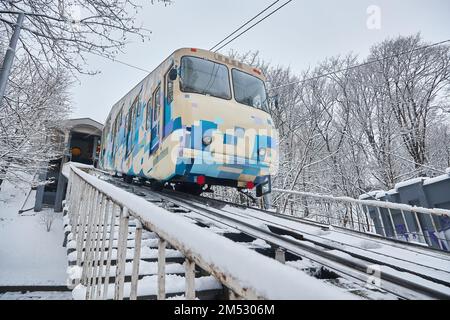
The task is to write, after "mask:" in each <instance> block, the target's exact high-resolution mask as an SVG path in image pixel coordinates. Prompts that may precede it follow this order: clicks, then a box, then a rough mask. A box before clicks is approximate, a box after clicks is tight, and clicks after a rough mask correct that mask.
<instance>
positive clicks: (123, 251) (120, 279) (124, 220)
mask: <svg viewBox="0 0 450 320" xmlns="http://www.w3.org/2000/svg"><path fill="white" fill-rule="evenodd" d="M128 218H129V215H128V208H127V207H124V208H123V209H122V212H121V214H120V220H119V241H118V243H117V264H116V281H115V286H114V300H123V285H124V280H125V261H126V255H127V238H128Z"/></svg>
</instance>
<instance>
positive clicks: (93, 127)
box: [62, 118, 103, 136]
mask: <svg viewBox="0 0 450 320" xmlns="http://www.w3.org/2000/svg"><path fill="white" fill-rule="evenodd" d="M62 125H63V127H64V128H65V130H68V131H74V132H81V133H87V134H92V135H98V136H101V134H102V130H103V124H101V123H100V122H98V121H95V120H93V119H91V118H76V119H68V120H65V121H63V123H62Z"/></svg>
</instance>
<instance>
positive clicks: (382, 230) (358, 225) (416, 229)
mask: <svg viewBox="0 0 450 320" xmlns="http://www.w3.org/2000/svg"><path fill="white" fill-rule="evenodd" d="M272 191H273V193H272V197H273V199H275V200H276V201H275V205H274V207H275V208H276V210H277V212H279V213H283V214H290V215H293V216H297V217H301V218H306V219H311V220H315V221H318V222H321V223H327V224H330V225H336V226H341V227H347V228H351V229H353V230H358V231H362V232H372V233H378V234H380V235H382V236H384V237H389V238H395V239H398V240H403V241H408V242H419V243H424V244H428V245H430V246H434V247H437V248H440V249H442V250H449V247H450V230H447V231H445V230H443V228H442V227H441V228H438V225H440V224H441V220H442V221H444V222H442V224H445V223H446V221H447V222H448V221H449V220H448V219H450V210H445V209H439V208H434V209H429V208H423V207H417V206H411V205H407V204H402V203H393V202H387V201H380V200H362V199H354V198H350V197H336V196H331V195H323V194H316V193H311V192H304V191H294V190H283V189H276V188H274V189H272Z"/></svg>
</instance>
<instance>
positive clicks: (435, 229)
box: [429, 213, 445, 250]
mask: <svg viewBox="0 0 450 320" xmlns="http://www.w3.org/2000/svg"><path fill="white" fill-rule="evenodd" d="M429 215H430V219H431V225H432V226H433V229H434V234H435V235H436V238H437V239H438V244H439V248H441V250H445V248H444V247H443V246H442V242H441V241H440V238H439V237H438V235H437V233H438V229H437V228H436V223H435V222H434V219H433V215H432V214H431V213H429Z"/></svg>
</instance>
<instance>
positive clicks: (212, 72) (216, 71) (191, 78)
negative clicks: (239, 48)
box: [180, 56, 231, 99]
mask: <svg viewBox="0 0 450 320" xmlns="http://www.w3.org/2000/svg"><path fill="white" fill-rule="evenodd" d="M180 86H181V91H183V92H193V93H200V94H205V95H210V96H214V97H218V98H223V99H231V90H230V79H229V76H228V68H227V67H226V66H225V65H223V64H219V63H215V62H212V61H209V60H205V59H201V58H197V57H190V56H185V57H183V58H182V59H181V75H180Z"/></svg>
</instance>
